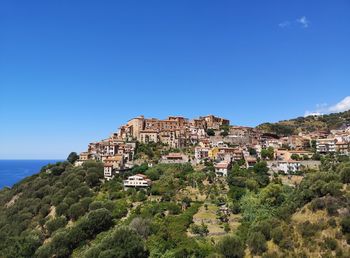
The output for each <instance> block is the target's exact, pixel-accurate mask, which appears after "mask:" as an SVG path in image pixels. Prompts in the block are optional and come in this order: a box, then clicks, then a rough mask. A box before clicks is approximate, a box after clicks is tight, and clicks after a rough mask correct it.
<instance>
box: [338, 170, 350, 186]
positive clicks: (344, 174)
mask: <svg viewBox="0 0 350 258" xmlns="http://www.w3.org/2000/svg"><path fill="white" fill-rule="evenodd" d="M340 178H341V181H342V182H343V183H344V184H348V183H350V167H349V166H347V167H344V168H342V169H341V170H340Z"/></svg>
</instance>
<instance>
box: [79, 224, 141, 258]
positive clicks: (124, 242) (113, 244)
mask: <svg viewBox="0 0 350 258" xmlns="http://www.w3.org/2000/svg"><path fill="white" fill-rule="evenodd" d="M85 257H89V258H90V257H91V258H95V257H119V258H134V257H138V258H146V257H148V251H147V250H146V248H145V246H144V244H143V241H142V239H141V238H140V237H139V236H138V235H137V234H136V232H135V231H133V230H131V229H129V228H125V227H122V228H118V229H117V230H115V231H114V232H113V233H112V234H111V236H110V237H108V238H105V239H103V240H102V242H101V243H100V244H98V245H97V246H95V247H94V248H92V249H90V250H89V251H88V252H87V253H86V254H85Z"/></svg>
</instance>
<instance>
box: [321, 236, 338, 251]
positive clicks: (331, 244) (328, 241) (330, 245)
mask: <svg viewBox="0 0 350 258" xmlns="http://www.w3.org/2000/svg"><path fill="white" fill-rule="evenodd" d="M324 245H325V247H326V248H327V249H330V250H332V251H334V250H335V249H337V247H338V243H337V241H336V240H335V239H333V238H330V237H326V238H325V239H324Z"/></svg>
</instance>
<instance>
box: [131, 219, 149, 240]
mask: <svg viewBox="0 0 350 258" xmlns="http://www.w3.org/2000/svg"><path fill="white" fill-rule="evenodd" d="M150 225H151V221H150V220H149V219H143V218H141V217H136V218H134V219H133V220H132V221H131V222H130V225H129V227H130V228H131V229H133V230H134V231H135V232H136V233H137V234H139V235H140V236H141V237H143V238H147V237H148V235H149V234H150Z"/></svg>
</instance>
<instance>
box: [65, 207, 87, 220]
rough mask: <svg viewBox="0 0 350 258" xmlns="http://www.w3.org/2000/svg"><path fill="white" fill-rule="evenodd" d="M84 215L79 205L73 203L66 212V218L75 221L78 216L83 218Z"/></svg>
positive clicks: (82, 208) (83, 210)
mask: <svg viewBox="0 0 350 258" xmlns="http://www.w3.org/2000/svg"><path fill="white" fill-rule="evenodd" d="M84 213H85V209H84V207H83V205H82V204H81V203H74V204H73V205H72V206H70V208H69V210H68V216H69V218H71V219H72V220H77V219H78V218H79V217H80V216H83V215H84Z"/></svg>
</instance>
